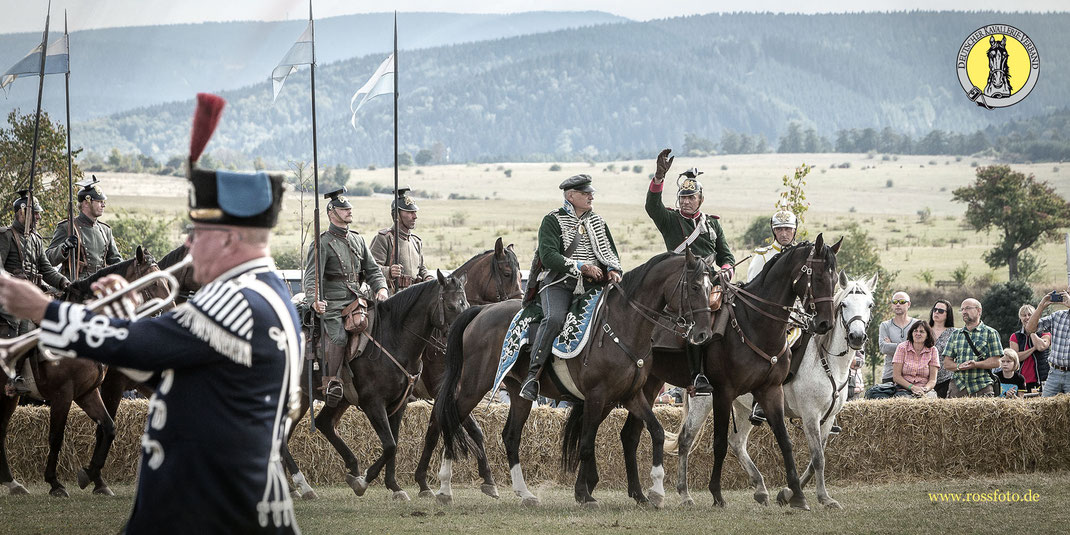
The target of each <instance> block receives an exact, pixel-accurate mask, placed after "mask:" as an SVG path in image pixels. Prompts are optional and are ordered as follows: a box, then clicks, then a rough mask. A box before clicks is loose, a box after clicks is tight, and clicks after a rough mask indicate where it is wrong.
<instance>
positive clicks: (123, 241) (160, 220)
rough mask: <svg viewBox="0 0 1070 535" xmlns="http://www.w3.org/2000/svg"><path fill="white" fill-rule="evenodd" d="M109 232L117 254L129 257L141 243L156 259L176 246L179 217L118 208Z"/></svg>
mask: <svg viewBox="0 0 1070 535" xmlns="http://www.w3.org/2000/svg"><path fill="white" fill-rule="evenodd" d="M110 224H111V232H112V235H113V236H114V237H115V246H116V247H118V248H119V256H121V257H123V258H130V257H132V256H134V250H135V249H136V248H137V246H138V245H141V246H142V247H144V248H145V249H146V250H148V251H149V252H150V253H152V255H153V256H154V257H156V258H157V259H159V258H163V256H164V255H165V254H167V253H169V252H170V251H171V250H172V249H174V248H175V247H177V246H178V243H176V242H177V239H176V234H177V230H176V229H177V227H178V224H179V218H174V217H156V216H153V215H149V214H140V213H135V212H129V211H126V210H119V211H118V212H117V213H116V217H115V219H112V220H111V223H110Z"/></svg>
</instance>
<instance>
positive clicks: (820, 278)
mask: <svg viewBox="0 0 1070 535" xmlns="http://www.w3.org/2000/svg"><path fill="white" fill-rule="evenodd" d="M841 243H843V238H840V241H838V242H836V244H835V245H833V246H831V247H829V246H828V245H825V238H824V235H823V234H818V235H817V239H816V240H814V243H813V244H812V245H810V247H809V250H808V251H807V252H806V258H805V260H801V259H800V260H801V261H799V264H800V265H799V268H798V272H797V273H796V275H795V276H794V277H795V278H794V279H793V281H792V290H793V291H794V292H795V296H796V297H798V298H799V299H800V300H801V301H802V304H803V308H804V309H806V312H808V313H811V314H813V315H814V331H815V332H817V334H825V333H827V332H829V329H831V328H832V322H833V315H834V314H833V310H832V300H833V297H834V295H835V293H836V275H835V273H836V253H837V252H838V251H839V250H840V244H841ZM795 249H796V251H797V252H794V254H795V255H801V254H802V251H806V247H805V244H803V247H798V246H796V248H795Z"/></svg>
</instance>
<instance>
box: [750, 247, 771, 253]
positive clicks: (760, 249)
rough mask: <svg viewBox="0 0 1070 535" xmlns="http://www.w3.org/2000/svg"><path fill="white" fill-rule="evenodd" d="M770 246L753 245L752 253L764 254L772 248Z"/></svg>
mask: <svg viewBox="0 0 1070 535" xmlns="http://www.w3.org/2000/svg"><path fill="white" fill-rule="evenodd" d="M772 248H773V246H772V245H763V246H761V247H755V248H754V254H765V253H767V252H769V250H770V249H772Z"/></svg>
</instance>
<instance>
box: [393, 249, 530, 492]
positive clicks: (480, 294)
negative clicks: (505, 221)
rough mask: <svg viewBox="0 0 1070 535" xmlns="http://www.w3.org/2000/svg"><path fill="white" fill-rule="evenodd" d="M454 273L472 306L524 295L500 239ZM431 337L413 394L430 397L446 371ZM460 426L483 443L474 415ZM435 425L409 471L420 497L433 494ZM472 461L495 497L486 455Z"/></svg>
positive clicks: (510, 254)
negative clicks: (431, 468)
mask: <svg viewBox="0 0 1070 535" xmlns="http://www.w3.org/2000/svg"><path fill="white" fill-rule="evenodd" d="M451 275H452V276H454V277H461V278H462V279H463V280H464V293H465V296H467V298H468V304H469V305H473V306H478V305H486V304H490V303H498V302H501V301H505V300H507V299H515V298H518V297H521V296H523V295H524V293H523V290H522V289H521V286H520V263H519V262H518V261H517V258H516V253H515V252H513V246H512V245H511V244H510V245H509V246H508V247H505V246H504V244H503V242H502V239H501V238H498V240H497V241H495V242H494V249H492V250H489V251H484V252H483V253H480V254H478V255H476V256H473V257H472V258H471V259H469V260H468V261H467V262H465V263H464V264H462V265H461V267H459V268H457V269H455V270H453V273H451ZM437 334H438V333H436V336H434V337H432V340H433V341H435V342H436V343H435V344H428V346H427V349H425V350H424V356H423V363H424V371H423V375H421V376H420V383H421V386H423V388H422V389H417V391H416V397H419V398H422V399H431V400H433V399H434V398H435V396H437V395H438V391H439V388H438V387H439V385H440V384H441V383H442V378H443V376H445V374H446V358H445V357H446V355H445V345H444V344H442V343H441V341H440V340H441V337H439V336H437ZM463 425H464V430H465V432H466V433H468V436H469V438H471V439H472V440H473V441H475V442H478V443H480V444H482V443H483V430H482V429H480V427H479V423H478V422H476V420H475V418H473V417H471V415H469V417H468V418H465V420H464V424H463ZM438 436H439V431H438V426H437V425H435V421H434V419H433V418H432V419H431V421H430V422H429V423H428V428H427V432H426V433H425V434H424V447H423V450H422V451H421V452H420V460H419V462H418V463H417V465H416V470H415V472H413V478H414V479H415V480H416V483H417V484H418V485H419V486H420V494H419V495H420V497H423V498H428V497H432V496H434V492H432V491H431V487H429V486H428V484H427V468H428V466H429V465H430V464H431V455H432V454H433V453H434V451H435V446H437V445H438ZM476 462H477V464H478V467H479V477H481V478H482V479H483V483H482V485H480V489H481V490H482V491H483V493H484V494H486V495H487V496H490V497H492V498H497V497H498V486H497V485H496V484H495V483H494V475H493V474H492V473H491V471H490V465H488V464H487V457H486V455H477V456H476Z"/></svg>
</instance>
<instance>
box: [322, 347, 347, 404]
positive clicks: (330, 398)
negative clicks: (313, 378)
mask: <svg viewBox="0 0 1070 535" xmlns="http://www.w3.org/2000/svg"><path fill="white" fill-rule="evenodd" d="M345 353H346V346H344V345H337V344H334V343H331V342H327V354H326V357H327V369H326V370H324V371H323V381H324V382H325V383H326V384H325V385H324V389H323V399H324V402H325V403H326V404H327V406H328V407H334V406H337V405H338V402H339V401H341V400H342V381H340V380H339V379H338V370H339V369H340V368H341V367H342V361H343V360H344V359H345Z"/></svg>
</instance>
